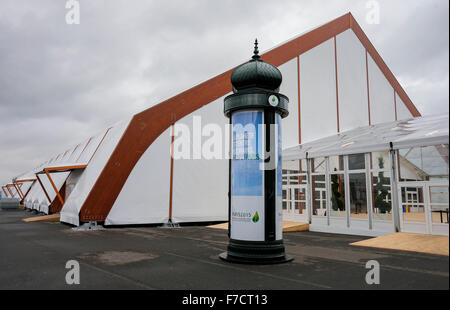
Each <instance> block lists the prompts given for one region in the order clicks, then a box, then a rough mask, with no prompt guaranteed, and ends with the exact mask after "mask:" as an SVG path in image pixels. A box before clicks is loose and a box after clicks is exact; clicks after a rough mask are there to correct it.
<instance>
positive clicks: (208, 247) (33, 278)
mask: <svg viewBox="0 0 450 310" xmlns="http://www.w3.org/2000/svg"><path fill="white" fill-rule="evenodd" d="M29 215H30V214H29V213H28V212H24V211H21V210H20V211H1V210H0V289H282V290H285V289H377V288H378V289H379V288H382V289H449V258H448V257H446V256H437V255H428V254H418V253H410V252H400V251H392V250H381V249H372V248H362V247H352V246H349V245H348V244H349V243H351V242H355V241H358V240H362V239H364V238H363V237H355V236H345V235H332V234H324V233H312V232H300V233H285V234H284V237H285V244H286V249H287V252H288V253H289V254H290V255H292V256H294V257H295V260H294V262H292V263H288V264H283V265H269V266H249V265H234V264H229V263H225V262H222V261H221V260H220V259H219V258H218V254H219V253H221V252H223V251H224V250H225V248H226V245H227V234H226V231H223V230H218V229H211V228H205V227H183V228H174V229H168V228H157V227H134V228H113V229H107V230H102V231H73V230H72V229H71V228H70V227H69V226H66V225H63V224H59V223H25V222H23V221H22V218H24V217H27V216H29ZM72 259H75V260H77V261H78V262H79V263H80V269H81V284H80V285H77V286H73V285H72V286H69V285H67V284H66V282H65V275H66V272H67V271H68V270H67V269H65V264H66V262H67V261H68V260H72ZM373 259H375V260H377V261H378V262H379V263H380V265H381V284H380V285H378V286H374V285H372V286H369V285H367V284H366V283H365V274H366V272H367V271H368V270H366V269H365V263H366V262H367V261H368V260H373Z"/></svg>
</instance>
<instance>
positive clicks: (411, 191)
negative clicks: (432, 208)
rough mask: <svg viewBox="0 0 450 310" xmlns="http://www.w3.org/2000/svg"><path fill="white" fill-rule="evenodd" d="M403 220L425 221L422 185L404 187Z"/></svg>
mask: <svg viewBox="0 0 450 310" xmlns="http://www.w3.org/2000/svg"><path fill="white" fill-rule="evenodd" d="M402 209H403V221H405V222H425V211H424V203H423V188H422V187H402Z"/></svg>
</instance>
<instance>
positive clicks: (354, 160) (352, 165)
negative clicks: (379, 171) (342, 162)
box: [348, 154, 366, 170]
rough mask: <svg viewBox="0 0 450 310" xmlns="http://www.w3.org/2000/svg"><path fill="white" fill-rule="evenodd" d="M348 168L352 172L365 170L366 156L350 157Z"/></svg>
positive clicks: (356, 155) (354, 155) (353, 155)
mask: <svg viewBox="0 0 450 310" xmlns="http://www.w3.org/2000/svg"><path fill="white" fill-rule="evenodd" d="M348 168H349V169H350V170H359V169H365V168H366V163H365V159H364V154H352V155H348Z"/></svg>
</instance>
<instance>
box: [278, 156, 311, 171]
mask: <svg viewBox="0 0 450 310" xmlns="http://www.w3.org/2000/svg"><path fill="white" fill-rule="evenodd" d="M282 166H283V174H285V173H288V172H290V173H306V172H307V166H306V159H301V160H288V161H283V163H282Z"/></svg>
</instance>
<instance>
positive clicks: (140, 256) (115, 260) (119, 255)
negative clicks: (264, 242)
mask: <svg viewBox="0 0 450 310" xmlns="http://www.w3.org/2000/svg"><path fill="white" fill-rule="evenodd" d="M79 257H80V258H82V259H92V260H94V261H96V262H99V263H102V264H105V265H110V266H115V265H125V264H130V263H135V262H139V261H143V260H149V259H155V258H157V257H158V255H154V254H150V253H139V252H131V251H107V252H100V253H85V254H82V255H81V256H79Z"/></svg>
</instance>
